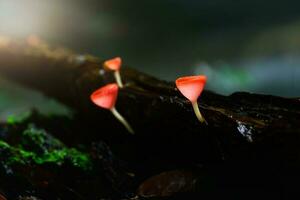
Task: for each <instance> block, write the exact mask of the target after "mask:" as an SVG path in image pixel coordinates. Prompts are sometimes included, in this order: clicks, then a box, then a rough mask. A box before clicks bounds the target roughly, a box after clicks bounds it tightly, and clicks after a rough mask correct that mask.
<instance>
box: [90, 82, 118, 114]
mask: <svg viewBox="0 0 300 200" xmlns="http://www.w3.org/2000/svg"><path fill="white" fill-rule="evenodd" d="M118 90H119V87H118V85H117V84H116V83H112V84H108V85H106V86H104V87H101V88H99V89H97V90H96V91H95V92H93V93H92V95H91V100H92V102H93V103H94V104H96V105H97V106H100V107H102V108H105V109H112V108H113V107H114V106H115V103H116V100H117V96H118Z"/></svg>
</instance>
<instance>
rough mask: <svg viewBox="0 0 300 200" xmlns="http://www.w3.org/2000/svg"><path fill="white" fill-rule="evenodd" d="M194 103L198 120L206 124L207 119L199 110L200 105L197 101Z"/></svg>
mask: <svg viewBox="0 0 300 200" xmlns="http://www.w3.org/2000/svg"><path fill="white" fill-rule="evenodd" d="M192 105H193V109H194V112H195V114H196V116H197V118H198V120H199V121H200V122H201V123H203V122H204V123H205V124H207V122H206V120H205V119H204V118H203V116H202V115H201V113H200V110H199V107H198V102H197V101H195V102H193V103H192Z"/></svg>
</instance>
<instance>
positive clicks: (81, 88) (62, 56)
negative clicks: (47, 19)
mask: <svg viewBox="0 0 300 200" xmlns="http://www.w3.org/2000/svg"><path fill="white" fill-rule="evenodd" d="M102 63H103V61H102V60H101V59H99V58H96V57H93V56H90V55H79V54H76V53H73V52H71V51H69V50H65V49H62V48H50V47H49V46H48V45H47V44H46V43H44V42H41V41H39V42H38V43H34V44H32V43H31V42H29V43H28V42H27V43H26V42H9V43H7V44H5V45H3V46H2V47H1V46H0V73H1V74H2V75H3V76H5V77H7V78H10V79H12V80H14V81H17V82H19V83H21V84H22V85H26V86H28V87H31V88H34V89H37V90H39V91H41V92H43V93H44V94H46V95H48V96H50V97H52V98H55V99H57V100H58V101H60V102H62V103H64V104H65V105H67V106H69V107H70V108H72V109H73V110H74V111H75V113H76V114H75V117H74V119H75V121H76V124H77V126H76V127H77V128H78V129H79V130H80V131H78V133H77V132H76V130H75V129H74V134H73V135H70V136H69V137H68V139H72V140H74V143H89V142H92V141H98V140H102V139H103V140H105V141H107V142H108V144H109V145H110V146H111V148H112V150H113V151H114V152H115V153H116V154H117V155H118V156H120V157H121V158H122V159H124V160H127V161H129V162H131V163H132V165H133V169H134V171H135V173H136V174H137V176H138V177H139V179H140V180H143V179H146V178H149V177H150V176H151V175H155V174H159V173H161V172H163V171H168V170H174V169H180V168H186V167H195V166H198V167H199V166H200V165H201V166H204V168H205V169H208V171H209V172H208V174H211V175H212V176H213V177H214V179H217V180H218V181H220V180H222V181H221V182H222V184H224V185H226V186H228V185H231V186H232V187H233V188H235V187H240V185H239V186H236V185H235V182H239V183H240V184H241V185H242V186H245V187H246V186H247V185H251V186H253V185H257V182H259V184H258V185H259V186H257V188H258V190H260V186H261V187H262V188H264V189H265V188H269V187H270V188H274V187H275V186H278V185H279V186H281V185H283V187H284V188H286V184H287V185H289V184H291V183H292V182H293V180H296V179H297V177H300V176H299V174H298V169H299V167H300V159H299V158H300V151H299V146H300V123H299V122H300V101H299V99H296V98H294V99H292V98H282V97H276V96H272V95H261V94H251V93H247V92H237V93H234V94H232V95H229V96H223V95H219V94H216V93H214V92H211V91H207V90H206V91H204V92H203V94H202V96H201V97H200V99H199V102H198V103H199V105H200V109H201V112H202V114H203V116H204V117H205V119H206V121H207V122H208V125H205V124H200V123H199V122H198V121H197V119H196V117H195V116H194V113H193V110H192V107H191V105H190V103H189V102H188V101H187V100H186V99H185V98H184V97H183V96H182V95H181V94H180V93H179V92H178V91H177V90H176V88H175V85H174V83H170V82H166V81H161V80H158V79H156V78H154V77H152V76H149V75H146V74H144V73H141V72H138V71H136V70H134V69H132V68H130V67H127V66H126V65H125V66H124V67H123V69H122V70H121V76H122V79H123V80H124V83H125V87H124V89H122V90H121V91H120V93H119V98H118V101H117V105H116V107H117V108H118V110H119V111H120V113H122V114H123V115H124V116H125V118H126V119H127V120H128V121H129V123H130V124H131V125H132V127H133V129H134V130H135V132H136V134H135V135H133V136H132V135H129V134H127V132H126V129H124V127H123V126H122V125H120V124H119V123H118V122H117V121H116V120H115V119H114V118H113V116H111V115H110V113H109V112H107V111H105V110H101V109H99V108H97V107H96V106H94V105H93V104H92V103H91V101H90V98H89V97H90V94H91V93H92V92H93V91H94V90H95V89H97V88H99V87H101V86H103V85H105V84H107V83H110V82H114V79H113V76H112V74H111V73H109V72H106V71H103V70H102V69H101V68H102V67H101V66H102ZM83 133H84V134H83ZM57 137H59V136H57ZM74 138H75V139H74ZM68 139H66V138H62V140H63V141H64V140H68ZM64 142H65V143H68V141H64ZM216 177H217V178H216ZM241 177H243V178H241ZM267 191H268V190H267Z"/></svg>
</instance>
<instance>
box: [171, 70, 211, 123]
mask: <svg viewBox="0 0 300 200" xmlns="http://www.w3.org/2000/svg"><path fill="white" fill-rule="evenodd" d="M206 79H207V78H206V76H204V75H199V76H185V77H181V78H178V79H177V80H176V86H177V88H178V90H179V91H180V92H181V93H182V94H183V96H185V97H186V98H187V99H188V100H190V102H191V103H192V105H193V109H194V112H195V114H196V116H197V118H198V120H199V121H200V122H201V123H203V122H205V123H207V122H206V121H205V119H204V118H203V116H202V115H201V112H200V110H199V107H198V102H197V99H198V98H199V96H200V95H201V93H202V91H203V89H204V86H205V83H206Z"/></svg>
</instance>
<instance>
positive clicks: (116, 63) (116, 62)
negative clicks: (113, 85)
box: [103, 57, 123, 88]
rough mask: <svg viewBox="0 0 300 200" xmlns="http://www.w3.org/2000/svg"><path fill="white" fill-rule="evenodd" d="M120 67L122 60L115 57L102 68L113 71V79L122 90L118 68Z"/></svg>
mask: <svg viewBox="0 0 300 200" xmlns="http://www.w3.org/2000/svg"><path fill="white" fill-rule="evenodd" d="M121 65H122V59H121V58H120V57H116V58H113V59H110V60H107V61H105V62H104V64H103V67H104V69H107V70H111V71H114V76H115V79H116V81H117V83H118V86H119V87H120V88H123V83H122V79H121V75H120V68H121Z"/></svg>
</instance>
